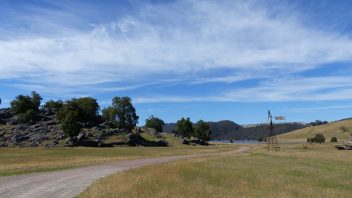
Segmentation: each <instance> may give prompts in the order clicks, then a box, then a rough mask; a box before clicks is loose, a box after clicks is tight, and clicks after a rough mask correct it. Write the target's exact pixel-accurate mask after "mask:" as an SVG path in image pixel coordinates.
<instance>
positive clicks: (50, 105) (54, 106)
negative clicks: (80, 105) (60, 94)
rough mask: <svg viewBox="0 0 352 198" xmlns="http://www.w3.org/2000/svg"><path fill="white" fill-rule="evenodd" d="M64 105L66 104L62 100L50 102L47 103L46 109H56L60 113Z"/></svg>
mask: <svg viewBox="0 0 352 198" xmlns="http://www.w3.org/2000/svg"><path fill="white" fill-rule="evenodd" d="M63 105H64V103H63V102H62V100H57V101H54V100H49V101H47V102H46V103H45V105H44V108H48V109H54V110H55V111H58V110H60V109H61V108H62V106H63Z"/></svg>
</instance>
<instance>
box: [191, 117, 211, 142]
mask: <svg viewBox="0 0 352 198" xmlns="http://www.w3.org/2000/svg"><path fill="white" fill-rule="evenodd" d="M194 136H195V137H196V138H198V139H199V140H202V141H209V140H210V127H209V125H208V124H207V123H206V122H204V121H203V120H199V121H198V122H197V123H196V125H195V127H194Z"/></svg>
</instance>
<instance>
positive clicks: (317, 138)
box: [307, 133, 326, 144]
mask: <svg viewBox="0 0 352 198" xmlns="http://www.w3.org/2000/svg"><path fill="white" fill-rule="evenodd" d="M325 139H326V138H325V137H324V135H323V134H321V133H318V134H316V135H315V137H313V138H307V142H311V143H319V144H321V143H324V142H325Z"/></svg>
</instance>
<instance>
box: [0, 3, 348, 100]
mask: <svg viewBox="0 0 352 198" xmlns="http://www.w3.org/2000/svg"><path fill="white" fill-rule="evenodd" d="M31 9H37V8H31ZM270 11H271V10H270V9H269V8H268V7H265V6H263V4H257V2H256V1H236V2H232V1H193V0H189V1H176V2H173V3H165V4H150V5H148V4H144V5H143V6H142V7H141V8H140V10H139V11H138V12H136V13H135V14H134V15H125V16H120V17H119V18H118V19H117V20H114V21H109V22H106V23H101V24H94V25H93V26H91V29H90V30H80V29H78V28H75V27H73V26H71V25H66V26H65V25H64V24H67V23H63V24H56V23H55V22H57V20H53V19H52V18H53V17H54V18H55V16H56V19H57V18H58V17H60V16H63V18H65V19H66V20H67V19H68V18H69V17H74V19H75V20H79V18H77V17H78V16H71V15H70V14H65V13H64V12H62V11H60V12H49V11H45V10H44V9H43V8H41V9H40V13H41V14H42V15H41V16H36V18H38V20H39V19H40V23H42V24H45V25H47V27H48V28H53V27H54V28H55V27H56V28H58V29H60V31H59V32H60V33H58V34H50V35H48V34H47V33H45V34H39V33H38V32H37V33H36V34H34V36H33V34H28V35H26V34H25V33H23V35H18V34H16V36H15V37H14V38H11V39H2V40H0V54H1V56H0V80H1V79H16V78H17V79H25V81H26V83H28V84H35V85H37V86H42V87H50V90H55V89H54V88H55V87H56V88H58V89H60V90H67V89H69V90H74V91H75V90H77V87H80V88H79V89H80V90H81V91H82V90H83V91H84V90H86V91H87V92H89V88H87V89H84V88H81V87H84V86H87V87H90V86H93V87H94V86H95V85H99V84H103V83H106V87H104V88H101V89H100V90H101V91H106V92H109V91H112V90H114V91H121V90H131V89H138V88H140V87H143V85H144V84H146V83H147V84H148V83H150V82H154V81H155V79H158V78H159V77H160V76H162V77H160V78H163V79H158V80H160V81H163V80H166V79H168V80H170V81H172V80H173V79H179V78H180V77H182V76H185V75H190V76H198V75H199V76H202V75H201V74H204V73H206V72H207V71H213V70H219V69H226V70H230V71H231V73H232V74H233V75H228V74H227V73H222V74H220V75H219V74H216V75H215V74H214V75H211V74H210V75H209V74H208V75H207V77H204V78H202V77H198V78H192V79H189V80H188V82H191V83H193V84H201V83H212V82H225V83H233V82H238V81H243V80H248V79H258V78H265V80H264V83H259V85H258V86H255V87H250V88H246V89H236V90H228V91H227V93H223V94H217V95H214V96H211V97H209V96H204V97H202V96H199V97H192V96H191V97H185V96H174V97H170V96H165V97H164V96H160V97H159V98H156V97H154V99H153V98H148V97H139V99H137V101H138V102H155V101H164V100H165V101H169V102H170V101H171V102H184V101H204V100H208V101H242V100H243V101H281V100H284V101H286V100H326V99H349V98H351V87H350V84H346V82H344V80H346V79H344V78H340V77H336V78H334V77H332V78H331V77H321V78H303V77H301V78H298V79H290V78H288V79H287V77H285V76H287V75H295V74H297V73H298V72H302V71H305V70H309V69H313V68H317V67H319V66H320V65H321V64H327V63H332V62H336V61H346V62H351V61H352V40H351V38H349V37H346V36H343V35H340V34H338V33H334V32H324V31H319V30H317V29H312V28H310V27H306V26H304V25H303V24H302V23H300V20H302V19H300V18H299V16H296V15H295V13H292V12H288V13H289V14H285V15H283V13H284V9H283V12H282V13H280V14H276V15H271V14H270ZM46 15H50V16H51V17H49V18H48V19H47V18H45V17H43V16H46ZM14 17H19V16H18V15H16V16H14ZM33 23H38V21H37V20H34V22H33ZM45 25H43V26H45ZM61 30H62V31H61ZM269 76H270V78H271V77H277V78H279V81H278V82H274V81H270V80H268V78H269ZM347 80H348V82H350V79H347ZM320 81H323V82H320ZM109 82H125V83H130V85H126V86H125V87H117V88H116V87H114V86H112V85H108V84H107V83H109ZM164 82H165V81H164ZM327 82H329V83H327ZM331 83H332V84H333V85H331ZM278 84H280V86H278ZM341 84H342V85H345V86H340V85H341ZM92 89H93V88H92ZM326 89H336V90H330V91H325V92H321V91H324V90H326ZM337 89H338V90H337Z"/></svg>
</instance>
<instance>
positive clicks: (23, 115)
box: [10, 91, 42, 123]
mask: <svg viewBox="0 0 352 198" xmlns="http://www.w3.org/2000/svg"><path fill="white" fill-rule="evenodd" d="M41 100H42V97H41V96H40V95H39V94H38V93H37V92H35V91H32V96H24V95H19V96H17V97H16V99H15V100H13V101H12V102H11V103H10V105H11V111H12V112H14V113H15V114H16V115H17V121H18V122H23V123H34V122H35V120H36V118H37V113H38V111H39V107H40V102H41Z"/></svg>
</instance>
